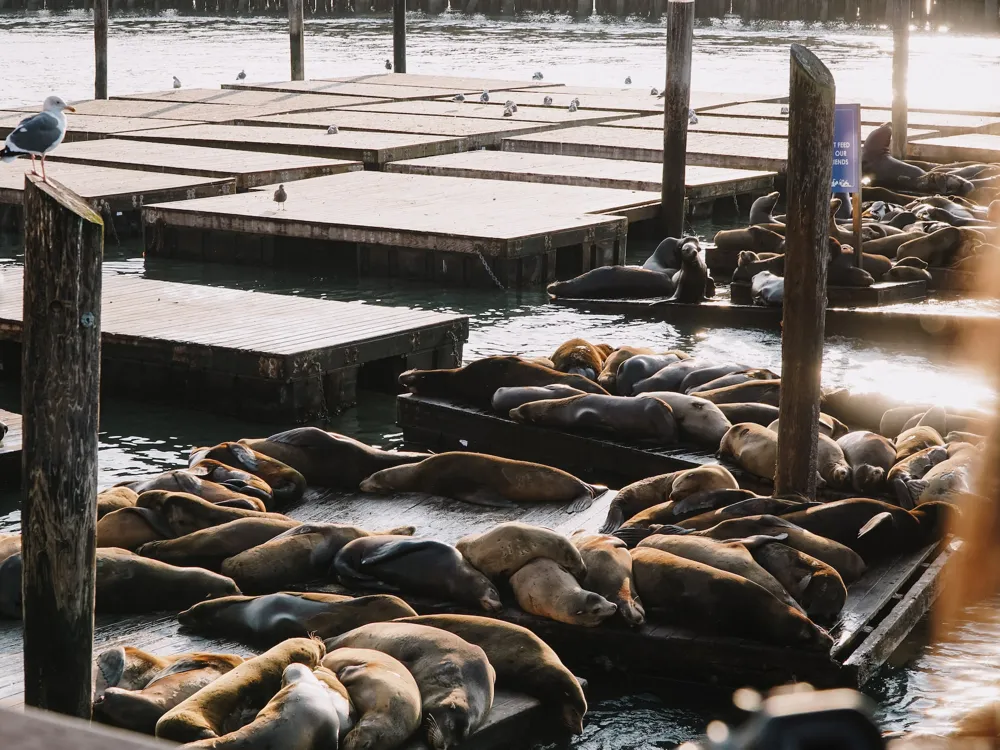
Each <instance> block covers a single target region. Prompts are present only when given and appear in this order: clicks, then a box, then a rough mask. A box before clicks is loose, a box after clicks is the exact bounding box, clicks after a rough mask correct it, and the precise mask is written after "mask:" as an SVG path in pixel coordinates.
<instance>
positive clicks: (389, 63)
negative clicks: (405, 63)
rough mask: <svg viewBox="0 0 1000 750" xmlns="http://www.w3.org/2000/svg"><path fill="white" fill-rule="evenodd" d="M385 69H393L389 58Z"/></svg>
mask: <svg viewBox="0 0 1000 750" xmlns="http://www.w3.org/2000/svg"><path fill="white" fill-rule="evenodd" d="M385 69H386V70H392V63H391V62H389V60H388V58H387V59H386V61H385Z"/></svg>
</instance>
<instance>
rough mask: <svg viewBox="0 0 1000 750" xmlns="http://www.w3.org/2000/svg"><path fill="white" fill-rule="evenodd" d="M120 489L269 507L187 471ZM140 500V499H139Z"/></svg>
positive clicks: (125, 484)
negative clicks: (175, 494)
mask: <svg viewBox="0 0 1000 750" xmlns="http://www.w3.org/2000/svg"><path fill="white" fill-rule="evenodd" d="M117 486H118V487H126V488H128V489H130V490H132V491H133V492H135V493H136V495H137V496H138V495H141V494H142V493H144V492H149V491H151V490H165V491H167V492H185V493H187V494H189V495H195V496H196V497H200V498H201V499H203V500H207V501H208V502H210V503H212V504H216V505H217V504H222V505H229V506H231V507H234V508H246V509H249V510H259V511H266V510H267V506H266V505H265V504H264V501H262V500H260V499H259V498H257V497H253V496H251V495H245V494H243V493H241V492H236V491H234V490H231V489H230V488H228V487H226V486H225V485H221V484H218V483H217V482H210V481H207V480H205V479H202V478H201V477H200V476H198V474H196V473H193V472H191V471H189V470H187V469H174V470H172V471H165V472H163V473H161V474H156V475H154V476H151V477H146V478H144V479H136V480H130V481H127V482H120V483H119V484H118V485H117ZM137 499H138V498H137Z"/></svg>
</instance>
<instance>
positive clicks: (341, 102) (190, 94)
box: [112, 89, 380, 115]
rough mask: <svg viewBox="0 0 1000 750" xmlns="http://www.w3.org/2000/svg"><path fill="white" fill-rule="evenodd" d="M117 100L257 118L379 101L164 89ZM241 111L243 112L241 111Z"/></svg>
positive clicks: (323, 95)
mask: <svg viewBox="0 0 1000 750" xmlns="http://www.w3.org/2000/svg"><path fill="white" fill-rule="evenodd" d="M119 99H120V100H125V101H146V102H163V103H173V104H178V103H183V102H187V103H189V104H212V105H219V104H225V105H228V106H231V107H241V108H246V107H252V108H253V109H254V110H255V111H256V112H257V113H258V114H260V115H279V114H285V113H289V112H311V111H314V110H327V109H333V108H336V107H346V106H348V105H351V106H357V105H358V104H361V103H363V102H369V103H371V102H376V101H380V100H379V98H378V97H356V96H335V95H332V94H292V93H288V92H284V91H253V90H250V89H167V90H166V91H150V92H146V93H139V94H124V95H122V96H114V97H112V100H119ZM241 111H243V110H242V109H241Z"/></svg>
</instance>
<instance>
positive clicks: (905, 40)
mask: <svg viewBox="0 0 1000 750" xmlns="http://www.w3.org/2000/svg"><path fill="white" fill-rule="evenodd" d="M890 1H891V2H892V155H893V156H895V157H896V158H897V159H905V158H906V136H907V125H906V120H907V104H906V73H907V69H908V68H909V65H910V0H890Z"/></svg>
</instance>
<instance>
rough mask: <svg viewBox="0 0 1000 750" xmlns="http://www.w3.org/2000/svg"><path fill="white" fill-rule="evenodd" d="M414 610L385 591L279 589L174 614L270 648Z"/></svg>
mask: <svg viewBox="0 0 1000 750" xmlns="http://www.w3.org/2000/svg"><path fill="white" fill-rule="evenodd" d="M415 614H416V612H414V611H413V609H412V608H411V607H410V605H409V604H407V603H406V602H404V601H403V600H402V599H400V598H398V597H395V596H390V595H388V594H373V595H371V596H359V597H350V596H340V595H339V594H320V593H298V592H281V593H277V594H266V595H264V596H225V597H221V598H219V599H209V600H208V601H207V602H199V603H198V604H195V605H194V606H193V607H191V608H190V609H186V610H184V611H183V612H181V613H180V614H178V615H177V621H178V622H179V623H180V624H181V625H182V626H184V627H186V628H190V629H192V630H194V631H197V632H199V633H217V634H220V635H224V636H226V637H228V638H236V639H238V640H242V641H247V642H249V643H253V644H261V645H264V646H267V647H270V646H274V645H275V644H278V643H281V642H282V641H284V640H286V639H288V638H308V637H309V636H310V635H312V634H315V635H316V636H317V637H318V638H333V637H335V636H338V635H340V634H341V633H346V632H347V631H348V630H353V629H354V628H357V627H360V626H362V625H367V624H368V623H370V622H384V621H386V620H394V619H396V618H397V617H409V616H411V615H415Z"/></svg>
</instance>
